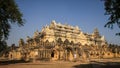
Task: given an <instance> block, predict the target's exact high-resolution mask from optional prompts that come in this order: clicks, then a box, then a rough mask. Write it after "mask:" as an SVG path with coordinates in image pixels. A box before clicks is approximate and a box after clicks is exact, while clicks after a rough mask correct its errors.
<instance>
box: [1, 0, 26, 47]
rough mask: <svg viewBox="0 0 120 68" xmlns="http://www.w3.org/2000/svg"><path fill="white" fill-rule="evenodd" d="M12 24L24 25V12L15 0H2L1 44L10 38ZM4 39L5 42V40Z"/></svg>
mask: <svg viewBox="0 0 120 68" xmlns="http://www.w3.org/2000/svg"><path fill="white" fill-rule="evenodd" d="M11 24H18V26H23V24H24V23H23V18H22V13H21V12H20V11H19V9H18V7H17V4H16V3H15V1H14V0H0V42H1V43H0V46H1V47H2V46H3V45H4V42H5V40H7V39H8V36H9V32H10V29H11ZM3 41H4V42H3Z"/></svg>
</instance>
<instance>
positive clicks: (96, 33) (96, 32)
mask: <svg viewBox="0 0 120 68" xmlns="http://www.w3.org/2000/svg"><path fill="white" fill-rule="evenodd" d="M93 35H94V36H95V37H99V36H100V34H99V31H98V29H97V28H95V29H94V31H93Z"/></svg>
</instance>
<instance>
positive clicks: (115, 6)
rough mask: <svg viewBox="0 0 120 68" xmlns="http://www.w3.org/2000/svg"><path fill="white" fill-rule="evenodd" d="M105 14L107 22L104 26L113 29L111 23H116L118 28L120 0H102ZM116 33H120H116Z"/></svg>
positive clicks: (119, 22)
mask: <svg viewBox="0 0 120 68" xmlns="http://www.w3.org/2000/svg"><path fill="white" fill-rule="evenodd" d="M104 1H105V2H104V6H105V11H106V13H105V15H108V16H109V19H108V22H107V23H106V24H105V27H108V28H111V29H113V25H114V24H117V26H118V27H119V28H120V0H104ZM116 35H120V33H117V34H116Z"/></svg>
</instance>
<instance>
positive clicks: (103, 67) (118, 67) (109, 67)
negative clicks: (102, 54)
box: [73, 61, 120, 68]
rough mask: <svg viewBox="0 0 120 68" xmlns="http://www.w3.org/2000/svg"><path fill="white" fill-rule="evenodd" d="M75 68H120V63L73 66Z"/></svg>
mask: <svg viewBox="0 0 120 68" xmlns="http://www.w3.org/2000/svg"><path fill="white" fill-rule="evenodd" d="M73 67H74V68H120V62H96V61H92V62H90V64H80V65H75V66H73Z"/></svg>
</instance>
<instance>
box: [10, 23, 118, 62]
mask: <svg viewBox="0 0 120 68" xmlns="http://www.w3.org/2000/svg"><path fill="white" fill-rule="evenodd" d="M115 56H116V57H120V56H119V55H115V54H113V53H112V52H110V51H109V49H108V44H107V42H106V40H105V38H104V36H101V35H100V34H99V31H98V29H97V28H96V29H95V30H94V31H93V33H91V34H88V33H84V32H82V31H81V29H80V28H79V27H78V26H75V27H74V26H70V25H67V24H60V23H57V22H56V21H52V22H51V24H50V25H49V26H45V27H43V28H42V30H41V31H40V32H39V31H38V30H37V31H36V32H34V35H33V37H31V38H30V37H29V36H27V39H26V42H24V40H23V39H20V40H19V47H18V48H16V49H13V50H11V51H10V52H9V58H10V59H25V60H30V59H38V60H69V61H74V60H81V59H88V58H89V59H92V58H112V57H115Z"/></svg>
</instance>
